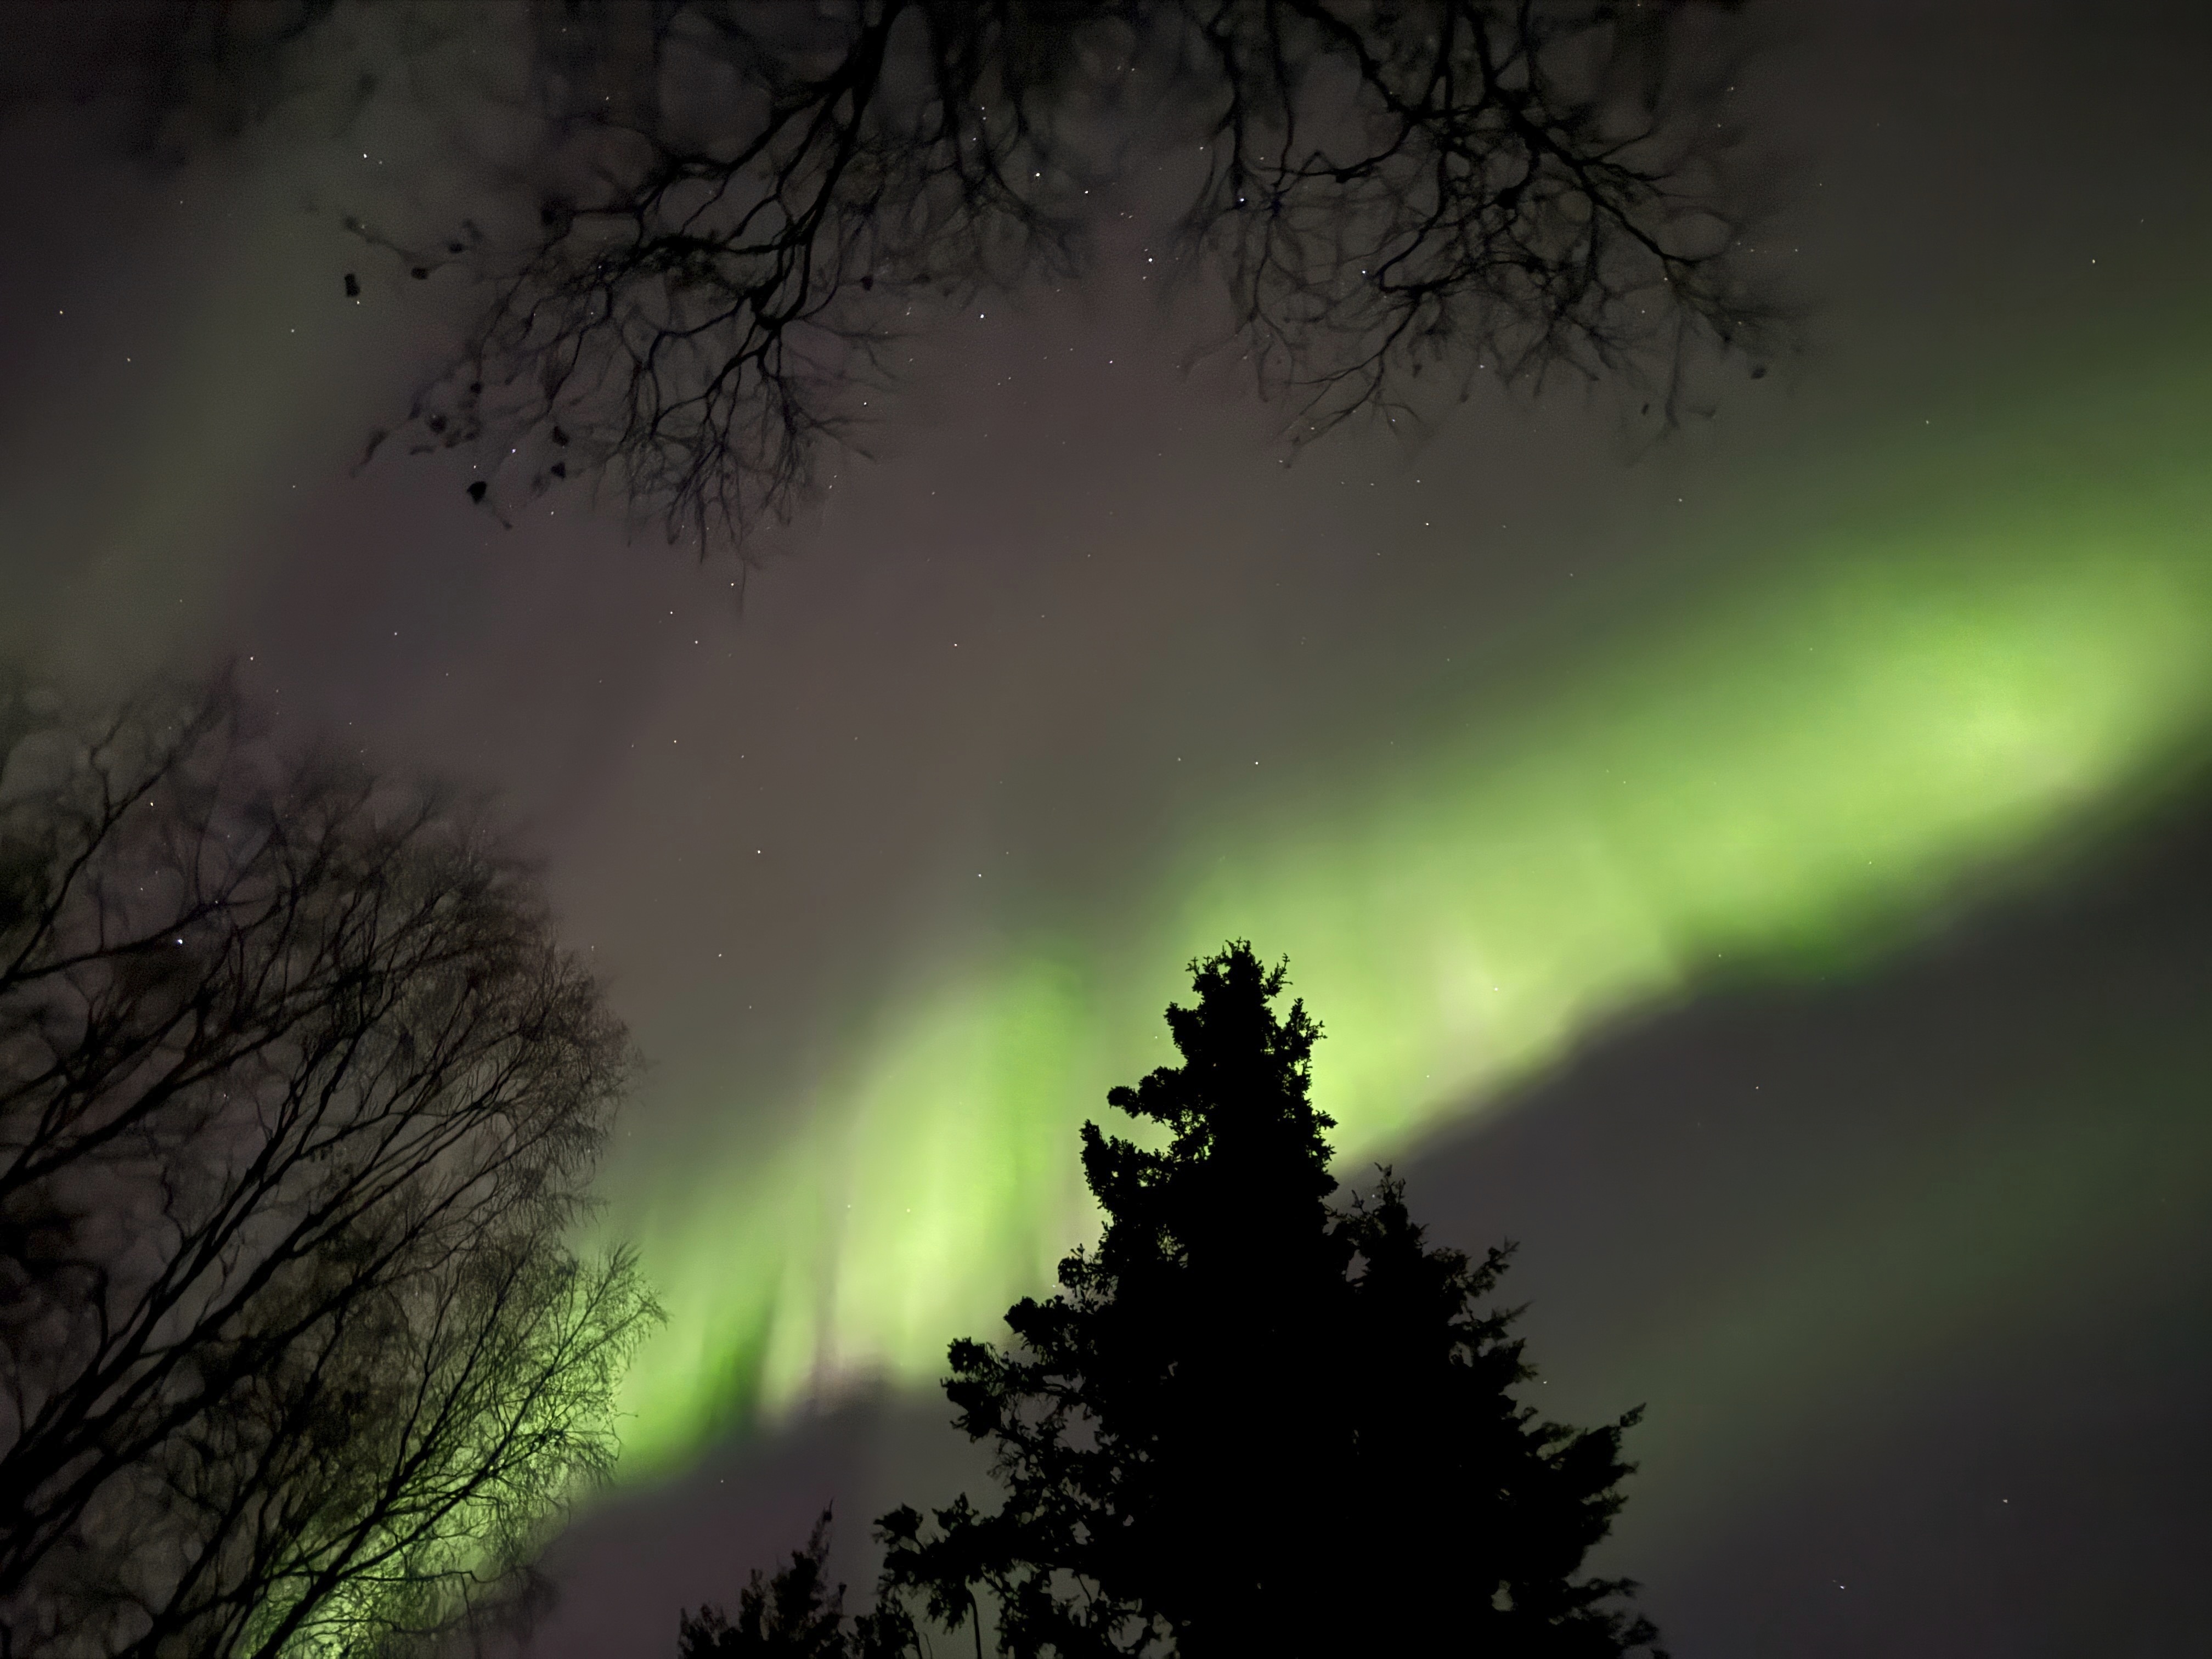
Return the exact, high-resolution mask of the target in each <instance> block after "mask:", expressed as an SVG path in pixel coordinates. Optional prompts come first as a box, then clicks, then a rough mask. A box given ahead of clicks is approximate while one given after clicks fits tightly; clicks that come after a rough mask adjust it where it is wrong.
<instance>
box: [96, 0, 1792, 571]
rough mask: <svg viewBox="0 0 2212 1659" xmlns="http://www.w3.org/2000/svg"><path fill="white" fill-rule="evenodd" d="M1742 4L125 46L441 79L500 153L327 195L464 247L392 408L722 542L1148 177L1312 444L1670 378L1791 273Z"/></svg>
mask: <svg viewBox="0 0 2212 1659" xmlns="http://www.w3.org/2000/svg"><path fill="white" fill-rule="evenodd" d="M1734 9H1735V0H1388V3H1384V0H822V3H819V4H808V5H794V4H790V3H785V0H537V3H532V4H530V5H525V6H516V7H501V8H489V9H480V8H452V7H448V6H445V5H442V4H440V3H435V0H424V3H413V4H409V3H395V4H393V5H392V6H390V7H387V8H385V9H382V10H381V11H377V12H362V11H359V10H358V9H348V8H343V7H339V6H337V5H335V4H334V3H332V0H276V3H272V4H271V5H270V6H269V7H268V8H265V9H261V10H252V11H249V10H246V9H238V8H234V7H233V6H231V5H229V4H228V3H218V0H201V3H187V4H180V5H171V6H167V7H164V8H156V9H155V11H154V12H153V13H152V14H151V15H148V14H146V13H145V12H144V11H143V9H139V10H132V11H126V12H125V14H123V15H125V16H126V17H127V18H128V20H129V21H128V22H127V23H126V25H125V26H124V27H122V28H120V29H118V30H117V31H116V32H115V36H116V41H114V42H111V44H112V45H115V46H116V50H115V52H112V53H111V54H110V58H111V61H112V62H115V63H120V64H124V65H125V66H126V67H130V68H131V75H130V76H126V77H125V78H126V79H129V80H130V81H131V83H132V84H133V85H134V86H135V87H136V88H137V91H138V93H139V94H140V97H141V100H142V101H143V103H144V104H145V105H146V106H148V115H147V125H148V130H149V132H153V133H167V134H173V133H176V132H178V131H200V132H205V131H209V130H210V129H212V130H219V131H228V130H229V129H231V128H234V127H236V126H238V125H242V124H244V123H246V122H248V121H250V120H252V119H253V118H256V116H257V115H258V112H264V111H266V110H268V109H270V108H273V107H276V106H281V105H282V104H283V102H284V101H285V100H286V98H287V97H288V96H297V95H300V94H301V88H318V87H319V88H322V89H323V91H324V92H325V94H326V96H325V102H328V103H335V104H336V105H337V106H339V108H340V109H341V110H342V109H343V107H346V106H348V104H347V100H353V99H357V98H366V97H368V96H370V95H372V91H371V89H372V88H376V87H378V86H379V85H381V84H384V83H387V82H404V83H406V84H410V85H413V86H416V87H438V88H443V90H442V91H441V93H439V94H436V98H437V100H438V107H437V108H436V109H435V112H434V113H435V115H436V116H437V117H438V118H442V119H444V120H446V121H447V124H448V126H449V129H450V130H451V131H453V133H454V134H455V143H454V145H453V154H454V155H456V156H457V157H458V156H459V155H463V154H465V153H466V152H467V150H468V149H469V148H470V147H471V145H473V146H476V147H477V148H478V149H482V150H483V151H484V152H486V153H487V154H489V155H494V156H495V161H493V162H491V163H490V164H488V165H485V166H484V167H482V168H481V170H480V172H479V173H477V174H476V175H473V176H474V178H475V182H474V183H472V184H468V185H465V186H464V187H462V188H460V189H459V191H458V193H459V196H460V197H461V200H462V203H463V204H464V205H463V206H462V207H461V208H460V210H459V211H458V212H457V214H456V215H455V216H454V217H453V218H452V219H451V220H450V221H441V222H435V223H433V222H422V220H421V216H420V214H419V213H411V212H410V211H409V210H399V209H396V208H395V209H393V210H392V211H391V212H390V213H388V214H386V216H384V218H383V219H381V220H380V219H379V217H378V215H377V214H376V213H375V212H374V211H372V210H371V209H370V208H368V207H367V206H362V205H358V204H357V205H356V216H355V217H353V218H352V219H350V220H349V223H350V224H351V225H352V227H353V228H354V229H355V230H356V232H357V233H358V234H360V235H361V236H362V238H363V239H364V240H367V241H368V243H370V244H373V245H375V246H380V247H381V248H383V249H384V250H386V253H387V256H388V261H389V265H388V268H389V269H390V270H391V271H392V273H393V274H395V275H399V276H403V277H404V283H410V284H411V283H414V282H416V281H430V280H433V279H445V278H448V277H449V276H463V277H465V278H466V279H467V280H468V281H469V282H470V283H471V284H472V287H471V294H472V295H474V299H473V300H472V301H471V303H472V304H474V305H475V306H476V307H477V308H476V310H475V312H474V317H473V323H472V325H471V327H470V328H469V330H468V332H467V336H466V341H465V345H464V347H463V348H462V349H461V350H460V351H459V353H458V355H457V356H455V358H454V359H453V362H452V363H451V365H450V366H449V368H448V369H447V372H445V373H444V374H441V375H439V376H438V377H437V378H436V379H435V381H434V382H433V383H432V384H430V385H429V386H426V387H425V388H424V389H423V390H422V393H421V395H420V396H419V397H418V398H416V401H415V403H414V404H413V406H412V408H411V410H410V413H409V416H408V418H407V419H406V420H405V421H404V422H403V423H402V424H401V425H400V427H399V428H398V429H397V430H396V432H394V433H393V434H392V436H393V437H395V438H396V439H397V440H398V441H399V442H401V443H402V444H404V445H405V446H408V447H414V448H417V449H428V450H435V449H440V448H453V449H458V450H460V451H462V452H464V453H467V454H468V455H470V456H471V458H472V459H475V460H476V462H477V465H478V467H479V470H480V476H479V477H478V478H477V481H476V483H477V486H478V487H477V488H476V489H474V491H473V493H474V494H475V495H476V496H477V499H478V500H480V501H482V500H485V499H487V497H488V498H489V501H490V502H492V503H493V504H497V503H498V502H499V501H501V500H502V498H505V499H507V500H510V501H512V500H513V499H516V498H520V497H526V496H529V495H534V494H535V493H537V492H539V491H542V490H544V489H550V488H553V487H555V486H556V485H557V484H558V483H561V482H562V480H567V479H596V480H601V481H604V482H605V483H607V484H608V485H609V486H610V487H611V489H612V491H613V493H614V494H615V495H617V497H618V498H619V499H621V500H623V501H626V502H627V503H628V504H629V507H631V508H632V509H634V511H635V513H638V514H640V515H641V516H642V517H643V518H644V519H646V520H656V521H658V522H659V523H660V524H661V525H662V526H665V529H666V531H667V532H668V533H669V534H670V535H671V537H672V538H674V537H682V538H696V541H697V542H698V544H699V545H700V546H701V547H702V550H703V549H705V548H707V547H708V546H724V545H729V544H736V543H738V542H739V540H740V538H742V536H743V534H744V531H745V530H746V528H747V526H749V525H750V524H752V523H753V522H754V521H755V520H757V519H758V518H759V517H761V516H762V515H763V514H766V515H768V516H770V517H773V516H775V515H778V514H781V513H785V512H787V510H788V509H789V508H790V507H791V506H792V505H793V502H794V501H797V500H799V499H800V498H802V497H803V496H805V495H806V494H807V493H808V492H809V491H810V489H811V488H812V487H813V485H814V482H815V479H816V474H817V465H818V464H819V462H820V459H821V456H822V453H823V441H825V440H831V441H836V440H849V439H852V438H854V436H855V435H856V434H857V432H858V431H859V430H860V428H861V427H862V426H863V425H864V424H865V419H866V417H864V416H863V414H862V410H863V407H864V403H872V405H873V407H874V410H875V411H876V413H878V414H880V411H881V409H882V407H883V401H884V400H883V398H882V397H881V395H880V393H881V392H882V391H883V390H884V386H885V385H886V383H887V382H890V381H892V380H896V377H897V375H898V374H899V372H900V371H901V370H902V369H903V368H905V366H906V364H907V362H908V357H909V354H908V351H907V349H905V343H906V342H908V340H909V339H910V337H912V336H913V334H914V333H915V331H918V330H920V329H921V328H922V327H923V326H925V325H926V324H927V322H928V321H929V320H930V319H933V318H936V319H943V318H946V317H950V316H953V315H957V314H960V313H963V312H969V311H971V310H972V307H970V305H969V301H970V300H971V299H972V298H973V297H974V296H975V295H976V294H977V293H978V292H979V291H982V290H985V289H988V290H992V291H998V292H1003V291H1005V290H1006V289H1010V288H1012V287H1016V286H1018V285H1019V284H1020V283H1023V282H1024V281H1025V280H1030V279H1034V278H1037V277H1045V278H1050V279H1060V278H1064V277H1066V276H1072V275H1073V274H1075V273H1077V272H1079V271H1080V270H1085V269H1086V268H1088V266H1089V265H1090V264H1091V263H1092V262H1093V261H1094V260H1095V258H1096V257H1097V254H1098V253H1099V252H1101V251H1102V250H1103V249H1106V248H1115V247H1117V246H1118V243H1117V241H1116V236H1115V233H1114V228H1115V227H1118V226H1121V225H1123V224H1125V223H1126V222H1128V221H1129V220H1130V219H1131V218H1132V217H1137V218H1140V219H1142V220H1143V221H1145V222H1148V223H1159V224H1163V225H1164V226H1166V227H1167V228H1166V230H1165V231H1164V233H1163V234H1164V240H1162V241H1161V242H1160V243H1159V244H1158V246H1155V247H1153V248H1150V249H1147V250H1146V253H1147V254H1149V255H1155V256H1157V257H1158V258H1160V259H1161V260H1162V262H1163V263H1162V264H1161V265H1160V266H1159V270H1161V271H1162V272H1163V273H1165V272H1166V271H1167V270H1170V268H1172V269H1174V270H1178V271H1182V272H1184V273H1187V274H1188V275H1189V276H1193V277H1194V278H1203V281H1204V283H1205V285H1206V286H1207V287H1210V288H1211V289H1212V292H1213V294H1214V295H1216V303H1215V307H1214V310H1215V315H1216V320H1217V321H1218V325H1219V328H1220V336H1219V343H1221V344H1223V345H1231V346H1233V347H1234V349H1236V350H1237V351H1238V352H1239V353H1240V354H1241V355H1242V356H1244V357H1245V358H1246V359H1247V360H1249V362H1250V364H1251V365H1252V367H1253V369H1254V371H1255V374H1256V376H1257V378H1258V380H1259V383H1260V385H1261V387H1262V389H1263V390H1265V391H1267V392H1271V393H1273V394H1277V395H1279V396H1280V397H1281V398H1283V399H1284V400H1285V431H1286V433H1287V435H1288V436H1289V438H1290V440H1291V442H1292V443H1293V444H1297V443H1304V442H1306V441H1311V440H1312V439H1314V438H1316V437H1317V436H1319V435H1322V434H1323V433H1326V432H1328V430H1330V429H1331V428H1334V427H1335V426H1336V425H1338V424H1339V423H1340V422H1343V421H1345V420H1346V419H1349V418H1351V417H1353V416H1358V415H1362V414H1374V415H1377V416H1381V417H1383V418H1385V419H1387V420H1389V421H1392V422H1396V421H1398V420H1400V419H1401V418H1403V417H1405V416H1408V415H1410V414H1412V413H1415V412H1418V411H1419V410H1425V409H1427V408H1429V407H1431V406H1432V404H1433V403H1434V401H1435V400H1436V399H1437V398H1439V397H1440V398H1442V399H1443V401H1445V402H1449V400H1450V399H1451V398H1452V397H1453V396H1455V395H1456V394H1458V393H1461V392H1463V391H1464V390H1465V388H1466V387H1467V386H1468V384H1469V383H1470V382H1471V381H1472V380H1474V378H1475V377H1477V376H1479V375H1486V374H1492V375H1496V376H1498V377H1500V378H1501V379H1504V380H1508V381H1510V382H1512V383H1514V384H1516V385H1519V386H1533V385H1536V384H1539V383H1541V382H1542V381H1544V380H1547V379H1549V378H1552V377H1553V376H1557V375H1559V374H1567V375H1570V376H1574V377H1588V378H1591V379H1597V378H1604V379H1607V380H1613V381H1614V382H1616V383H1618V384H1621V385H1623V386H1626V387H1627V388H1629V390H1630V394H1631V396H1632V398H1633V400H1634V402H1635V404H1637V405H1638V406H1639V407H1641V408H1642V409H1644V410H1646V411H1647V412H1650V413H1651V416H1652V419H1653V420H1654V421H1655V422H1660V423H1664V422H1670V421H1672V420H1674V419H1676V418H1678V417H1679V416H1680V415H1681V414H1682V413H1683V412H1684V411H1685V410H1687V409H1689V408H1691V407H1692V405H1693V404H1695V403H1696V401H1697V399H1698V398H1699V395H1700V394H1699V393H1698V392H1696V391H1695V390H1694V389H1693V387H1694V384H1695V381H1696V380H1697V379H1698V378H1699V377H1698V376H1696V375H1695V374H1694V373H1693V371H1694V370H1696V369H1697V368H1698V367H1699V365H1701V364H1702V365H1711V364H1713V363H1716V362H1726V361H1731V360H1733V361H1736V362H1741V363H1744V364H1746V365H1747V366H1749V367H1750V368H1752V370H1753V372H1754V373H1757V372H1759V368H1758V365H1757V362H1756V361H1755V357H1756V353H1757V351H1758V349H1759V341H1760V339H1761V338H1762V337H1765V334H1766V333H1767V332H1768V331H1769V330H1770V327H1771V325H1772V324H1773V323H1774V321H1775V320H1776V316H1777V312H1776V308H1775V306H1774V304H1773V302H1772V296H1771V293H1770V292H1769V291H1768V289H1769V287H1770V285H1769V284H1767V283H1765V282H1764V281H1763V280H1758V279H1755V276H1754V272H1753V268H1752V266H1751V264H1749V263H1747V248H1746V246H1745V239H1744V235H1743V233H1744V231H1745V229H1746V227H1747V223H1748V222H1750V221H1751V220H1752V218H1753V216H1754V213H1755V210H1756V208H1757V203H1756V202H1755V200H1754V191H1753V189H1752V188H1751V187H1750V184H1749V181H1748V179H1747V175H1746V173H1745V170H1744V169H1743V168H1742V167H1741V166H1740V165H1739V164H1738V162H1737V161H1736V160H1735V147H1736V140H1737V137H1738V134H1737V131H1736V128H1735V122H1734V121H1733V119H1732V118H1731V114H1730V108H1729V94H1730V93H1731V92H1732V90H1733V85H1732V82H1733V80H1734V78H1735V72H1736V70H1737V67H1738V58H1740V56H1741V51H1742V49H1743V45H1744V43H1743V40H1742V39H1741V36H1740V34H1738V33H1735V32H1733V31H1731V30H1730V29H1729V28H1727V27H1723V26H1722V24H1721V22H1720V21H1718V20H1720V19H1721V18H1722V17H1723V14H1725V13H1728V12H1730V11H1733V10H1734ZM380 21H381V22H382V23H383V24H384V25H385V26H384V27H382V28H381V29H379V28H377V27H373V26H374V25H375V24H376V23H378V22H380ZM365 41H366V42H369V43H372V44H368V45H364V44H362V43H363V42H365ZM116 42H119V43H120V44H119V45H118V44H116ZM375 43H380V45H379V44H375ZM349 52H350V53H351V54H352V58H351V59H349V58H348V53H349ZM394 54H400V55H403V56H409V57H411V58H415V59H417V60H429V59H435V58H439V57H440V55H441V54H442V55H443V59H444V61H445V62H446V63H447V64H448V65H452V64H460V65H463V66H465V68H464V69H462V70H451V71H450V72H448V73H447V74H445V75H443V76H441V75H439V74H437V73H435V72H432V71H429V70H423V69H422V68H421V66H420V64H419V63H417V64H413V65H410V70H409V72H408V73H407V74H405V75H395V74H394V73H392V65H391V63H390V61H389V60H390V58H392V55H394ZM334 119H336V117H335V116H332V117H330V118H327V119H326V120H325V125H329V121H330V120H334ZM494 130H498V131H502V132H503V133H504V135H505V136H504V137H503V138H501V139H499V140H494V139H493V138H490V137H487V136H486V135H487V134H488V133H489V132H491V131H494ZM456 165H459V163H458V161H457V163H456ZM445 182H447V183H448V184H450V183H451V182H452V181H450V180H448V181H445ZM455 193H457V192H456V191H453V190H450V189H449V190H446V191H441V194H442V195H443V196H445V197H447V198H448V199H450V198H451V197H453V195H454V194H455ZM1121 251H1123V252H1133V251H1131V250H1127V249H1123V250H1121ZM356 286H357V281H356V277H355V276H352V275H349V276H348V277H347V283H346V289H345V291H346V293H347V294H349V295H351V294H353V293H354V292H355V290H356ZM332 292H333V295H336V293H337V281H336V278H335V276H334V278H333V283H332ZM384 436H385V435H379V437H378V439H377V440H376V441H375V442H373V443H372V445H371V450H372V453H374V448H375V443H380V442H381V441H383V439H384Z"/></svg>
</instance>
